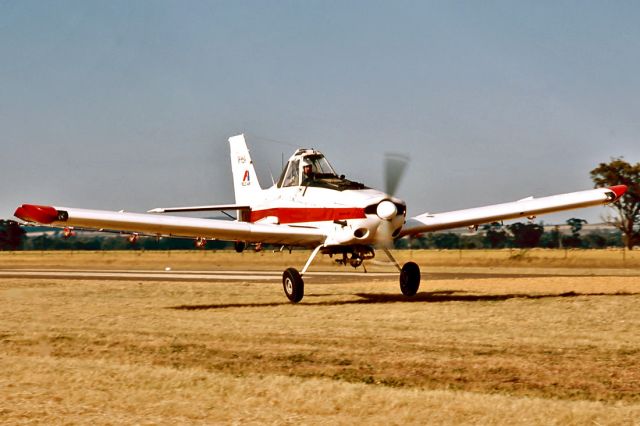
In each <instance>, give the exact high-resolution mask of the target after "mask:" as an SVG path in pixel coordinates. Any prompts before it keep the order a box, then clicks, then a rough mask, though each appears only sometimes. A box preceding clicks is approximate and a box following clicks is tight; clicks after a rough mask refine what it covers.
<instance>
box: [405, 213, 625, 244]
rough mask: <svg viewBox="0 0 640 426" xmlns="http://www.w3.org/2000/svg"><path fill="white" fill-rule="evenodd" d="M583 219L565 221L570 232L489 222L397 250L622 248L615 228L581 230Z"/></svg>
mask: <svg viewBox="0 0 640 426" xmlns="http://www.w3.org/2000/svg"><path fill="white" fill-rule="evenodd" d="M584 223H586V221H585V220H584V219H577V218H572V219H569V220H568V221H567V224H568V225H569V229H570V230H569V232H565V233H563V232H561V231H560V229H559V227H558V226H556V227H553V228H552V229H551V230H550V231H546V232H545V230H544V226H543V225H542V224H538V223H522V222H516V223H512V224H510V225H502V224H500V223H497V222H496V223H492V224H488V225H484V226H482V227H481V228H479V229H478V232H474V233H468V234H459V233H454V232H437V233H430V234H424V235H420V236H418V237H414V238H407V239H402V240H399V241H396V248H399V249H408V248H411V249H417V248H431V249H501V248H512V247H513V248H533V247H542V248H584V249H589V248H606V247H623V246H624V244H623V238H622V233H621V232H620V231H619V230H616V229H599V230H593V231H590V232H588V233H584V234H583V233H582V232H581V231H582V226H583V224H584Z"/></svg>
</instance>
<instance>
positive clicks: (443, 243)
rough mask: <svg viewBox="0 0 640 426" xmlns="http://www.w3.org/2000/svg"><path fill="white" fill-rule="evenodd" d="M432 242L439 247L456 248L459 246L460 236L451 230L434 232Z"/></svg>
mask: <svg viewBox="0 0 640 426" xmlns="http://www.w3.org/2000/svg"><path fill="white" fill-rule="evenodd" d="M433 244H434V246H435V247H436V248H439V249H457V248H460V236H459V235H458V234H454V233H453V232H445V233H435V234H433Z"/></svg>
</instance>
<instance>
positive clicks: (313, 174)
mask: <svg viewBox="0 0 640 426" xmlns="http://www.w3.org/2000/svg"><path fill="white" fill-rule="evenodd" d="M277 186H278V188H283V187H288V186H317V187H324V188H327V189H335V190H339V191H343V190H345V189H363V188H365V186H364V185H362V184H360V183H357V182H351V181H349V180H347V179H345V178H344V176H338V174H337V173H336V171H335V170H334V169H333V167H331V164H329V161H327V159H326V158H325V156H324V155H323V154H322V153H321V152H319V151H316V150H314V149H299V150H297V151H296V152H295V153H294V154H293V155H292V156H291V158H289V161H288V162H287V165H286V166H285V167H284V169H283V170H282V174H281V175H280V179H278V183H277Z"/></svg>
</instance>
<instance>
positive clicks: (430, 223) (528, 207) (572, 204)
mask: <svg viewBox="0 0 640 426" xmlns="http://www.w3.org/2000/svg"><path fill="white" fill-rule="evenodd" d="M626 190H627V187H626V186H625V185H616V186H612V187H611V188H596V189H590V190H587V191H579V192H571V193H567V194H559V195H552V196H549V197H542V198H533V197H528V198H525V199H523V200H520V201H514V202H510V203H503V204H494V205H491V206H484V207H476V208H472V209H465V210H456V211H451V212H445V213H434V214H431V213H424V214H421V215H418V216H414V217H411V218H409V219H407V222H406V224H405V226H404V227H403V228H402V231H401V233H400V235H399V236H405V235H414V234H419V233H422V232H433V231H440V230H444V229H453V228H460V227H463V226H478V225H481V224H483V223H492V222H497V221H501V220H508V219H518V218H522V217H531V216H537V215H540V214H544V213H551V212H557V211H562V210H570V209H577V208H582V207H590V206H598V205H603V204H609V203H612V202H614V201H616V200H617V199H618V198H620V197H621V196H622V195H623V194H624V193H625V192H626Z"/></svg>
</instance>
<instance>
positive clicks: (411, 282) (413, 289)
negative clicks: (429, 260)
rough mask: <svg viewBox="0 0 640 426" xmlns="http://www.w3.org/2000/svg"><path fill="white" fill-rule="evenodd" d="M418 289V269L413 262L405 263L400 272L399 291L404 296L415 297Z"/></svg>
mask: <svg viewBox="0 0 640 426" xmlns="http://www.w3.org/2000/svg"><path fill="white" fill-rule="evenodd" d="M418 288H420V267H419V266H418V265H417V264H416V263H415V262H407V263H405V264H404V265H403V266H402V270H401V271H400V291H402V294H404V295H405V296H408V297H411V296H415V294H416V293H417V292H418Z"/></svg>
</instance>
